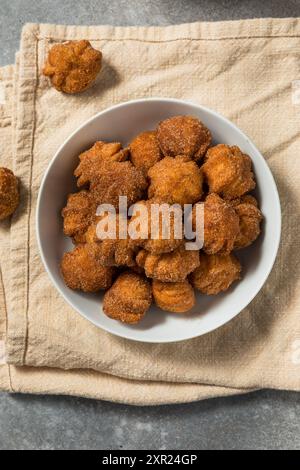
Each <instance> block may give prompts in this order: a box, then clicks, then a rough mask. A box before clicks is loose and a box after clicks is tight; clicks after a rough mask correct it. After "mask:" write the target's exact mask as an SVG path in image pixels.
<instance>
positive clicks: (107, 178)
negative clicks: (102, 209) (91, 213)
mask: <svg viewBox="0 0 300 470" xmlns="http://www.w3.org/2000/svg"><path fill="white" fill-rule="evenodd" d="M147 186H148V183H147V180H146V178H145V176H144V174H143V172H142V171H141V170H139V169H138V168H135V167H134V166H133V164H132V163H131V162H129V161H126V162H110V163H107V164H105V165H103V167H102V169H101V171H100V172H99V173H98V174H96V175H95V176H94V177H93V178H92V180H91V186H90V190H91V194H92V196H93V197H94V199H95V201H96V203H97V205H100V204H112V205H113V206H114V207H115V208H116V209H118V207H119V196H126V197H127V204H128V206H131V205H132V204H134V203H135V202H136V201H138V200H139V199H141V198H142V197H143V194H144V192H145V190H146V189H147Z"/></svg>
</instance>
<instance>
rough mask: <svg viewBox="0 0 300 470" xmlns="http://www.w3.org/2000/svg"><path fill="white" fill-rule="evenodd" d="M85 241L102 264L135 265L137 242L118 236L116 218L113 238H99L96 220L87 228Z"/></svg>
mask: <svg viewBox="0 0 300 470" xmlns="http://www.w3.org/2000/svg"><path fill="white" fill-rule="evenodd" d="M86 241H87V244H88V249H89V250H90V251H91V253H92V254H93V255H94V256H95V258H96V259H98V260H99V261H100V263H101V264H102V265H103V266H127V267H135V266H136V261H135V257H136V254H137V252H138V249H139V248H138V244H137V242H136V241H135V240H131V239H130V238H129V237H128V238H126V239H123V238H120V236H119V224H118V219H117V225H116V237H115V238H105V239H101V238H99V234H97V222H96V223H94V224H93V225H91V226H90V227H89V228H88V230H87V232H86Z"/></svg>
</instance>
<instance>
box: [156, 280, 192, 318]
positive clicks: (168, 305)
mask: <svg viewBox="0 0 300 470" xmlns="http://www.w3.org/2000/svg"><path fill="white" fill-rule="evenodd" d="M152 293H153V298H154V300H155V303H156V305H157V306H158V307H159V308H161V309H162V310H166V311H167V312H174V313H185V312H188V311H189V310H191V308H193V307H194V305H195V293H194V290H193V288H192V286H191V284H190V283H189V282H188V281H183V282H162V281H157V280H156V279H154V280H153V282H152Z"/></svg>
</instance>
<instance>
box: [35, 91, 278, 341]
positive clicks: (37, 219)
mask: <svg viewBox="0 0 300 470" xmlns="http://www.w3.org/2000/svg"><path fill="white" fill-rule="evenodd" d="M151 101H152V102H155V101H158V102H172V103H177V104H182V105H192V106H195V107H197V108H199V109H200V110H202V111H204V112H205V113H208V114H210V115H211V116H213V117H216V118H217V119H219V120H220V121H222V122H223V123H226V124H227V125H229V126H231V127H232V128H233V129H234V130H235V131H236V132H238V133H239V134H240V135H241V136H242V137H243V138H244V139H245V140H246V141H248V142H249V143H250V144H251V145H252V146H253V148H254V150H255V151H256V152H257V154H258V155H259V157H260V159H261V164H262V165H263V166H264V167H265V168H264V169H265V170H266V171H267V172H268V173H269V176H270V182H269V184H271V186H272V191H273V194H274V196H275V197H274V209H275V211H276V217H277V220H278V227H277V231H276V234H275V235H276V237H275V240H274V250H273V254H272V257H271V260H270V263H269V267H268V269H267V270H266V271H265V274H264V276H263V278H262V280H261V282H260V284H259V285H258V287H257V288H256V289H254V293H253V294H252V295H251V296H250V297H249V298H247V300H246V301H244V302H243V301H242V302H241V303H240V306H239V308H238V311H235V310H234V313H233V314H232V315H230V316H229V318H226V319H224V320H223V321H222V320H221V321H220V322H219V323H218V325H217V326H213V327H212V328H206V329H205V331H203V332H200V333H198V332H196V333H195V334H192V335H191V336H188V337H182V338H179V339H178V338H176V339H172V338H168V337H166V338H158V339H156V338H154V339H153V340H152V339H151V340H149V339H145V338H143V339H142V338H136V337H133V335H132V334H131V330H130V329H128V334H122V333H119V332H116V331H115V330H114V329H113V328H111V327H110V326H109V325H105V326H100V325H99V324H97V323H96V322H94V321H93V320H92V319H91V318H89V316H88V315H86V314H85V313H84V312H82V311H81V310H80V309H79V308H77V307H76V305H74V304H73V303H72V301H71V300H70V299H69V298H68V297H67V296H66V295H65V293H64V292H63V291H62V290H61V288H60V286H59V285H58V283H57V281H56V279H55V276H54V275H53V274H52V272H51V270H50V269H49V267H48V264H47V261H46V256H45V254H44V251H43V248H42V240H41V237H40V221H41V217H40V210H41V200H42V196H43V190H44V186H45V182H46V180H47V177H48V173H49V172H50V170H51V168H52V166H53V165H54V163H55V161H56V159H57V158H58V157H59V154H60V153H61V151H62V150H63V148H64V147H65V146H66V145H67V143H69V142H70V141H71V140H72V139H73V137H74V136H75V135H76V134H77V133H79V132H80V131H81V130H82V129H83V128H84V127H86V126H88V125H89V124H90V123H91V122H93V121H94V120H96V119H98V117H99V116H102V115H105V114H106V113H110V112H111V111H113V110H117V109H121V108H124V107H126V106H128V105H132V104H138V103H144V102H151ZM281 227H282V214H281V205H280V198H279V193H278V189H277V185H276V182H275V179H274V176H273V173H272V171H271V169H270V167H269V165H268V164H267V162H266V160H265V158H264V157H263V155H262V154H261V152H260V151H259V150H258V148H257V147H256V145H255V144H254V143H253V141H252V140H251V139H250V138H249V137H248V136H247V135H246V134H245V133H244V132H243V131H242V130H241V129H240V128H239V127H238V126H237V125H236V124H234V123H233V122H232V121H230V120H229V119H228V118H226V117H225V116H223V115H222V114H220V113H218V112H217V111H214V110H213V109H210V108H208V107H206V106H203V105H201V104H198V103H196V102H194V101H193V100H184V99H178V98H167V97H151V98H139V99H135V100H128V101H124V102H121V103H118V104H115V105H112V106H110V107H108V108H105V109H104V110H102V111H99V112H98V113H96V114H94V115H93V116H91V117H90V118H89V119H87V120H86V121H84V122H83V123H82V124H81V125H80V126H78V127H77V128H76V129H75V130H74V131H73V132H72V133H71V134H70V135H69V137H67V138H66V139H65V140H64V142H63V143H62V144H61V145H60V146H59V148H58V149H57V150H56V152H55V154H54V156H53V157H52V158H51V160H50V162H49V163H48V165H47V168H46V170H45V172H44V175H43V178H42V180H41V183H40V187H39V192H38V197H37V203H36V212H35V233H36V239H37V243H38V249H39V254H40V257H41V259H42V262H43V265H44V268H45V270H46V272H47V274H48V276H49V277H50V279H51V282H52V284H53V285H54V286H55V288H56V290H57V291H58V292H59V294H60V295H61V296H62V297H63V299H64V300H65V301H66V302H67V303H68V304H69V305H70V306H71V307H72V309H73V310H75V311H76V312H78V313H79V314H80V315H81V316H82V317H84V318H85V319H87V320H88V321H89V322H91V323H92V324H94V325H95V326H96V327H97V328H101V329H102V330H104V331H107V332H109V333H111V334H113V335H115V336H118V337H121V338H126V339H129V340H131V341H136V342H142V343H150V344H151V343H153V344H164V343H174V342H181V341H188V340H190V339H193V338H197V337H199V336H203V335H206V334H207V333H210V332H212V331H214V330H216V329H218V328H220V327H221V326H223V325H225V324H226V323H229V322H230V321H231V320H232V319H233V318H235V317H236V316H237V315H239V314H240V313H241V312H242V310H243V309H244V308H246V307H247V306H248V305H249V304H250V303H251V302H252V300H253V299H254V298H255V297H256V296H257V294H258V293H259V292H260V290H261V289H262V288H263V286H264V284H265V283H266V281H267V279H268V277H269V275H270V273H271V271H272V269H273V266H274V263H275V260H276V257H277V254H278V249H279V244H280V239H281Z"/></svg>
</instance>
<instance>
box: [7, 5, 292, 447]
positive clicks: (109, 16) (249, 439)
mask: <svg viewBox="0 0 300 470" xmlns="http://www.w3.org/2000/svg"><path fill="white" fill-rule="evenodd" d="M271 16H273V17H296V16H300V2H299V0H285V1H282V0H272V1H271V0H269V1H264V2H262V1H261V0H243V1H239V0H227V1H225V0H205V1H199V0H161V1H159V0H98V1H95V0H84V1H81V2H80V1H78V0H67V1H65V0H51V1H49V0H33V1H30V0H0V44H1V49H0V65H5V64H9V63H12V62H14V54H15V51H16V50H17V49H18V43H19V38H20V31H21V28H22V25H23V24H24V23H26V22H44V23H66V24H114V25H167V24H177V23H183V22H191V21H198V20H199V21H200V20H202V21H217V20H232V19H241V18H258V17H271ZM299 78H300V77H299ZM299 447H300V394H296V393H287V392H274V391H261V392H256V393H253V394H250V395H248V396H241V397H233V398H224V399H214V400H209V401H204V402H199V403H192V404H188V405H179V406H162V407H155V408H149V407H147V408H136V407H130V406H124V405H116V404H111V403H104V402H96V401H91V400H83V399H77V398H68V397H43V396H20V395H19V396H18V395H15V396H9V395H8V394H4V393H2V394H0V449H78V448H81V449H151V450H157V449H297V448H298V449H299Z"/></svg>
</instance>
